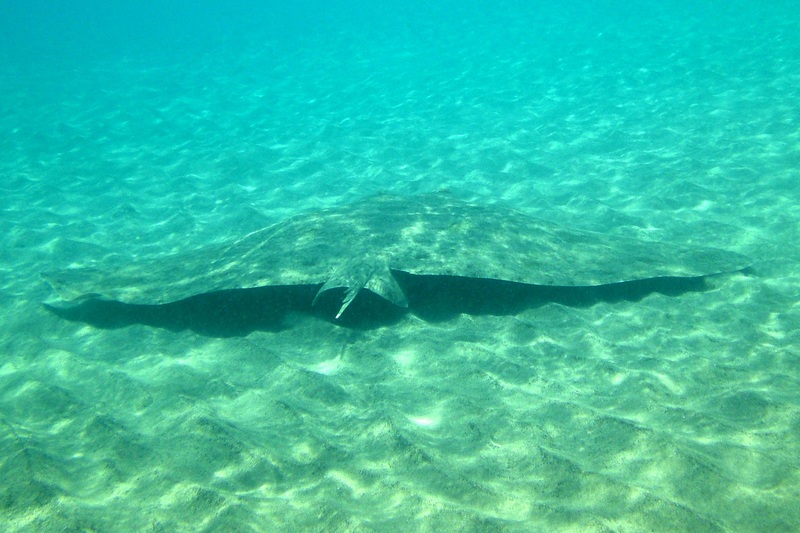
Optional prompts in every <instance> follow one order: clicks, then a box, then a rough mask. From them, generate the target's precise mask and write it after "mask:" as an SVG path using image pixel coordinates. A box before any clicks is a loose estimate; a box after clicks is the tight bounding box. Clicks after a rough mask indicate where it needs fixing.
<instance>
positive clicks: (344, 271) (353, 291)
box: [313, 258, 408, 318]
mask: <svg viewBox="0 0 800 533" xmlns="http://www.w3.org/2000/svg"><path fill="white" fill-rule="evenodd" d="M341 287H344V288H346V289H347V291H346V292H345V296H344V299H343V300H342V306H341V307H340V308H339V312H338V313H336V318H339V317H340V316H342V313H344V311H345V309H347V307H348V306H349V305H350V304H351V303H353V300H354V299H355V297H356V296H357V295H358V293H359V292H360V291H361V289H367V290H370V291H372V292H374V293H375V294H377V295H378V296H380V297H382V298H384V299H386V300H388V301H389V302H391V303H393V304H394V305H396V306H398V307H408V300H407V299H406V295H405V293H404V292H403V289H402V287H400V285H399V284H398V283H397V280H396V279H395V278H394V275H392V271H391V270H390V269H389V266H388V265H387V264H386V262H385V261H382V260H380V259H375V258H359V259H354V260H352V261H348V262H346V263H344V264H343V265H341V266H340V267H338V268H337V269H336V270H335V271H334V272H333V274H332V275H331V277H330V278H329V279H328V281H326V282H325V284H324V285H322V287H320V289H319V291H318V292H317V295H316V296H315V297H314V302H313V304H316V303H317V300H319V297H320V295H321V294H322V293H324V292H325V291H328V290H330V289H337V288H341Z"/></svg>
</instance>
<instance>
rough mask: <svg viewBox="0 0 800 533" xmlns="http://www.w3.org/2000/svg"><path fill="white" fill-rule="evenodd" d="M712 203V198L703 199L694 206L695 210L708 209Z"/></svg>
mask: <svg viewBox="0 0 800 533" xmlns="http://www.w3.org/2000/svg"><path fill="white" fill-rule="evenodd" d="M711 205H712V204H711V201H710V200H703V201H702V202H700V203H699V204H697V205H696V206H694V210H695V211H708V208H709V207H711Z"/></svg>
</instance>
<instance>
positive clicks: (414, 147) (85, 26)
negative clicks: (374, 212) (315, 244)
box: [0, 2, 800, 531]
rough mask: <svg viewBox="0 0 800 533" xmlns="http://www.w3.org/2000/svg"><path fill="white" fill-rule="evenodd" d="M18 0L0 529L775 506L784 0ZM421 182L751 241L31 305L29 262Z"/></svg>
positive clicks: (7, 71) (793, 301)
mask: <svg viewBox="0 0 800 533" xmlns="http://www.w3.org/2000/svg"><path fill="white" fill-rule="evenodd" d="M41 4H42V5H36V4H25V5H24V6H22V4H19V5H17V4H16V3H12V4H5V5H4V6H3V7H2V10H3V13H2V15H3V16H2V17H0V19H1V20H2V23H0V24H2V31H1V32H0V34H2V37H0V39H1V41H0V44H1V45H2V46H0V49H1V50H2V51H1V52H0V57H2V59H3V63H4V66H5V68H4V69H3V72H2V74H0V76H1V77H0V88H1V89H2V90H0V94H2V96H0V131H1V132H2V135H0V180H2V181H1V182H0V189H2V196H0V198H2V199H1V200H0V207H2V215H1V216H0V226H1V228H0V229H1V230H2V232H1V233H0V234H2V236H3V237H2V238H3V239H4V243H3V246H2V250H1V251H0V269H2V271H3V278H2V279H3V282H2V287H0V299H1V301H2V304H3V307H4V309H5V310H6V312H5V314H4V318H3V321H2V326H1V327H2V330H0V357H2V359H0V413H2V414H1V415H0V416H2V420H0V460H2V462H0V473H1V475H2V477H3V479H4V480H9V481H6V482H5V483H4V486H3V487H2V488H1V489H0V523H3V525H4V526H5V529H10V530H25V529H26V528H28V529H31V528H33V529H41V530H62V529H64V528H87V529H88V528H95V529H98V530H115V529H116V530H126V529H127V530H136V529H143V528H147V527H152V528H156V529H158V528H161V529H163V530H176V529H177V530H187V531H188V530H197V529H203V528H206V529H208V530H220V531H222V530H231V529H236V528H239V529H243V530H248V529H250V530H255V531H262V530H274V529H303V528H305V529H314V528H316V529H325V530H372V529H379V530H380V529H383V530H385V529H394V530H419V529H423V530H437V531H438V530H443V529H459V528H461V529H465V530H493V529H498V530H504V529H505V530H512V531H513V530H529V529H532V528H533V529H536V528H541V529H546V530H567V529H573V530H590V531H592V530H597V531H602V530H619V531H639V530H648V529H651V530H691V531H699V530H710V531H717V530H721V531H727V530H732V531H737V530H738V531H753V530H763V531H780V530H785V531H791V530H794V529H797V528H798V527H800V517H799V516H798V514H797V512H796V511H795V510H794V505H793V503H794V502H795V501H796V500H797V496H798V487H800V480H798V477H797V474H796V472H797V470H798V469H797V466H798V465H797V460H796V457H797V456H798V439H797V435H798V399H799V398H798V397H799V396H800V383H798V375H797V368H798V364H797V363H798V357H799V356H800V353H799V352H800V350H799V349H798V346H800V339H798V334H797V332H796V329H797V328H796V326H795V324H797V323H798V305H797V302H798V298H800V291H798V281H799V280H798V274H797V273H798V261H797V259H796V258H797V257H800V254H799V253H798V248H797V244H796V243H797V242H798V228H799V227H800V224H799V223H798V221H799V220H800V213H798V208H797V206H796V204H797V202H796V200H795V199H796V198H797V197H798V185H797V183H798V180H797V165H798V162H800V151H799V149H798V146H800V144H798V112H797V109H796V107H797V106H796V105H795V104H794V102H796V101H798V100H799V99H798V94H797V89H796V87H798V86H800V68H798V67H799V66H800V65H798V63H799V61H798V59H797V58H798V57H800V53H798V52H800V51H799V50H798V44H800V38H798V37H797V35H800V33H799V32H798V31H797V18H796V15H795V14H794V11H793V10H791V9H789V7H790V6H789V5H788V4H786V5H785V6H781V5H780V4H776V3H772V4H771V5H770V8H769V9H766V8H763V9H762V8H759V7H754V6H750V5H747V4H744V3H741V4H730V3H725V4H721V3H720V4H718V5H714V6H709V7H707V8H704V9H698V8H697V7H693V6H691V5H688V4H686V5H683V4H680V3H677V2H673V3H667V4H664V3H659V4H658V5H657V6H655V5H654V6H650V7H646V8H641V9H639V10H637V11H631V10H629V9H627V8H623V7H622V6H619V5H617V4H615V3H613V2H608V3H601V4H597V3H591V4H584V3H580V2H574V3H571V4H569V5H567V6H563V7H560V8H559V9H553V8H547V7H538V6H532V5H530V3H522V2H520V3H515V2H506V3H503V2H500V3H497V2H495V3H492V5H491V6H488V5H487V4H484V3H471V4H464V3H460V4H458V5H456V4H454V3H453V4H451V3H440V4H437V7H434V8H431V7H425V6H414V5H408V4H406V6H407V7H404V8H402V9H398V8H395V9H393V10H391V11H387V10H384V9H383V8H376V7H375V6H373V5H371V4H370V5H360V4H358V3H346V4H340V5H338V6H336V8H335V9H334V8H332V7H326V6H321V5H315V4H314V3H311V2H307V3H302V4H300V5H299V6H298V4H292V5H291V6H270V7H269V8H255V7H254V6H251V5H248V4H247V3H245V2H242V3H240V4H237V5H234V6H230V7H229V8H228V9H227V10H225V11H224V12H223V11H220V10H219V9H217V8H214V7H209V6H204V5H202V4H200V5H198V4H193V5H192V6H191V7H189V6H180V7H176V8H173V9H172V10H171V11H170V12H163V11H161V10H160V8H158V7H156V6H155V5H148V4H147V3H133V2H130V3H125V4H122V6H121V7H115V8H114V9H110V8H108V7H105V6H100V5H91V4H89V3H86V4H82V5H81V6H80V7H79V8H76V9H74V11H68V12H55V11H53V10H52V9H51V8H49V7H48V6H46V5H44V3H41ZM226 5H228V4H226ZM437 190H447V191H449V192H450V193H451V194H454V195H456V196H458V197H460V198H465V199H469V200H473V201H477V202H481V203H492V202H501V203H503V204H505V205H509V206H512V207H516V208H518V209H521V210H524V211H527V212H530V213H532V214H536V215H538V216H542V217H544V218H547V219H549V220H553V221H556V222H561V223H564V224H567V225H571V226H575V227H584V228H589V229H594V230H597V231H603V232H607V233H608V234H609V235H612V236H613V235H616V234H619V235H632V236H637V237H646V238H654V239H661V240H669V241H676V242H687V243H702V244H708V245H713V246H718V247H722V248H728V249H731V250H735V251H739V252H742V253H746V254H749V255H750V256H752V257H754V259H756V261H757V263H756V265H755V267H754V269H753V271H752V272H749V273H748V274H747V275H733V276H728V277H724V278H718V279H714V280H711V281H710V285H709V287H708V290H706V291H703V292H689V293H685V294H680V295H677V296H675V295H664V294H660V293H652V294H648V295H645V296H642V297H637V298H633V299H623V300H622V301H602V302H599V303H595V304H594V305H566V304H565V303H564V302H559V301H553V302H545V303H544V304H542V305H537V306H530V307H528V308H524V309H522V310H519V309H515V310H514V311H513V312H505V313H503V312H499V313H489V314H487V313H462V312H461V311H463V308H460V307H458V306H457V305H455V304H454V303H453V301H454V300H453V299H451V300H448V299H447V298H445V299H444V303H443V305H444V307H445V309H444V312H441V313H439V314H436V315H434V316H430V315H424V314H421V313H420V314H419V316H417V315H414V314H411V315H405V316H403V317H400V318H398V319H396V320H392V321H388V322H386V323H384V322H381V323H377V324H371V325H370V327H353V328H346V327H340V326H337V325H334V324H330V323H328V322H326V321H324V320H321V319H319V318H315V317H313V316H308V315H303V314H295V313H290V314H289V315H288V316H284V317H281V320H280V322H279V324H278V325H277V326H276V325H274V324H272V323H265V322H259V319H258V317H259V316H260V315H259V314H258V306H257V305H256V309H255V310H254V309H253V308H251V307H247V308H245V307H243V305H242V303H241V302H238V303H234V305H233V308H230V307H224V308H220V305H219V304H218V303H217V304H208V305H206V306H205V307H200V309H193V310H191V312H190V311H187V310H185V309H184V310H183V311H181V312H182V313H185V314H188V319H184V317H182V316H173V317H169V319H170V320H166V321H165V320H159V319H157V318H158V317H156V318H153V317H149V318H148V317H141V316H139V317H134V318H136V319H135V320H132V321H131V320H117V321H116V322H115V321H114V320H113V318H114V317H110V318H111V319H112V320H110V321H109V322H110V323H106V324H103V326H104V327H99V325H98V324H97V323H94V325H93V324H92V323H91V322H86V321H68V320H63V319H61V318H59V317H58V316H56V315H54V314H52V313H49V312H47V311H46V310H44V309H43V308H42V307H41V306H40V302H41V301H43V300H45V299H47V298H48V297H50V295H51V293H50V290H49V289H48V287H47V286H46V285H44V284H43V283H42V282H41V280H39V278H38V272H39V271H41V270H47V269H49V268H54V267H63V266H67V265H70V264H72V263H79V262H82V261H86V260H87V258H92V259H94V258H97V257H103V256H104V255H106V254H109V253H115V254H133V255H143V254H155V255H157V254H164V253H169V252H172V251H177V250H186V249H191V248H192V247H196V246H199V245H202V244H204V243H207V242H214V241H219V240H223V239H227V238H231V237H236V236H237V235H241V234H243V233H245V232H248V231H252V230H253V229H257V228H259V227H262V226H264V225H266V224H269V223H271V222H274V221H277V220H282V219H284V218H285V217H287V216H290V215H291V214H294V213H296V212H300V211H303V210H306V209H311V208H315V207H321V206H330V205H339V204H341V203H344V202H347V201H352V200H354V199H357V198H361V197H364V196H367V195H370V194H374V193H376V192H381V191H388V192H394V193H403V194H415V193H422V192H430V191H437ZM587 260H590V259H589V258H587ZM456 296H457V295H456ZM490 298H491V297H490ZM448 302H449V303H448ZM448 305H449V306H450V307H449V308H448ZM162 318H163V317H162ZM237 320H239V321H238V322H237ZM215 324H216V325H220V324H221V325H220V326H219V327H208V326H209V325H211V326H213V325H215ZM253 324H256V327H251V326H253ZM259 324H260V325H259ZM111 326H113V327H111ZM204 326H206V327H204Z"/></svg>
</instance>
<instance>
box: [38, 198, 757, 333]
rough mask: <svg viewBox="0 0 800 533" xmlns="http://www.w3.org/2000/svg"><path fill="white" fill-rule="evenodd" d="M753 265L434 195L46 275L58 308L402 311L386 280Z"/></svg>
mask: <svg viewBox="0 0 800 533" xmlns="http://www.w3.org/2000/svg"><path fill="white" fill-rule="evenodd" d="M750 263H751V261H750V260H749V259H748V258H746V257H744V256H742V255H739V254H737V253H734V252H730V251H725V250H720V249H715V248H706V247H695V246H682V245H678V244H671V243H665V242H656V241H649V240H636V239H631V238H622V237H618V236H613V237H612V236H608V235H605V234H602V233H595V232H591V231H584V230H577V229H570V228H567V227H563V226H560V225H557V224H553V223H551V222H547V221H544V220H540V219H537V218H534V217H531V216H529V215H527V214H524V213H522V212H519V211H515V210H512V209H507V208H503V207H500V206H497V205H477V204H472V203H467V202H463V201H459V200H456V199H454V198H451V197H449V196H447V195H442V194H434V195H422V196H411V197H399V196H389V195H380V196H376V197H371V198H366V199H363V200H361V201H357V202H355V203H352V204H349V205H344V206H339V207H332V208H329V209H322V210H319V211H312V212H307V213H304V214H300V215H297V216H295V217H293V218H289V219H287V220H285V221H283V222H279V223H277V224H275V225H272V226H268V227H265V228H263V229H260V230H257V231H254V232H252V233H249V234H247V235H244V236H243V237H241V238H239V239H236V240H233V241H232V242H229V243H226V244H218V245H212V246H208V247H205V248H200V249H197V250H188V251H186V252H183V253H177V254H172V255H163V256H156V257H152V258H150V259H149V260H136V261H133V260H125V259H121V258H117V259H116V260H113V259H111V260H110V259H106V260H101V261H99V262H98V263H97V264H91V265H90V266H84V267H75V268H67V269H64V270H60V271H55V272H48V273H43V274H42V276H43V278H44V279H45V280H46V281H47V282H48V283H49V284H50V285H51V286H52V287H53V288H54V289H55V290H56V292H57V293H58V295H59V297H60V298H61V299H62V300H63V301H65V302H70V301H80V300H85V299H92V298H94V299H102V300H115V301H118V302H123V303H129V304H150V305H153V304H166V303H170V302H175V301H179V300H183V299H186V298H189V297H191V296H195V295H199V294H203V293H210V292H216V291H223V290H228V289H248V288H256V287H265V286H279V285H283V286H286V285H315V284H317V285H320V288H319V290H318V292H317V295H316V297H315V298H314V303H316V301H317V299H319V297H320V295H321V294H323V293H325V292H326V291H329V290H331V289H336V288H338V289H344V290H345V292H344V296H343V300H342V302H341V306H340V307H339V310H338V313H337V314H336V318H339V317H340V316H341V315H342V313H344V311H345V310H346V309H347V307H348V306H349V305H350V303H351V302H352V301H353V299H354V298H355V297H356V295H357V294H358V293H359V291H361V290H362V289H367V290H369V291H372V292H373V293H375V294H377V295H379V296H381V297H383V298H385V299H386V300H388V301H389V302H391V303H393V304H395V305H397V306H400V307H407V306H408V301H407V299H406V295H405V293H404V292H403V288H402V287H401V286H400V284H399V283H398V281H397V279H396V278H395V275H394V272H397V271H402V272H406V273H409V274H415V275H428V276H457V277H464V278H481V279H491V280H503V281H511V282H517V283H524V284H528V285H544V286H566V287H581V286H586V287H589V286H600V285H608V284H615V283H624V282H629V281H636V280H645V279H651V278H690V277H691V278H693V277H702V276H709V275H713V274H720V273H726V272H735V271H739V270H742V269H743V268H745V267H746V266H748V265H749V264H750Z"/></svg>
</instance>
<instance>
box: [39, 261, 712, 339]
mask: <svg viewBox="0 0 800 533" xmlns="http://www.w3.org/2000/svg"><path fill="white" fill-rule="evenodd" d="M394 274H395V276H396V278H397V280H398V282H399V283H400V285H401V286H402V287H403V289H404V291H405V293H406V296H407V297H408V302H409V308H408V309H401V308H398V307H396V306H394V305H392V304H390V303H389V302H387V301H386V300H384V299H382V298H380V297H378V296H376V295H375V294H373V293H371V292H369V291H361V293H359V295H358V297H357V298H356V299H355V300H354V301H353V303H352V304H351V305H350V307H348V309H347V311H346V312H345V313H344V315H343V316H342V317H341V318H339V319H338V320H337V319H334V318H333V317H334V316H335V315H336V312H337V310H338V308H339V305H340V304H341V300H342V297H343V295H344V291H343V290H330V291H327V292H325V293H323V295H322V296H321V297H320V299H319V300H318V301H317V304H316V305H313V306H312V303H311V302H312V301H313V299H314V295H315V294H316V292H317V290H318V289H319V287H320V286H319V285H298V286H290V287H286V286H279V287H261V288H257V289H238V290H228V291H219V292H213V293H207V294H201V295H197V296H193V297H191V298H187V299H185V300H181V301H179V302H174V303H170V304H164V305H132V304H123V303H119V302H113V301H102V300H87V301H84V302H81V303H78V304H76V305H72V306H70V307H67V308H63V307H54V306H51V305H46V307H47V309H49V310H50V311H52V312H53V313H55V314H56V315H58V316H59V317H61V318H64V319H66V320H71V321H78V322H83V323H87V324H90V325H92V326H94V327H97V328H106V329H109V328H121V327H125V326H129V325H132V324H144V325H148V326H153V327H158V328H164V329H168V330H171V331H185V330H191V331H194V332H196V333H199V334H202V335H208V336H212V337H236V336H245V335H247V334H249V333H251V332H253V331H280V330H282V329H284V328H286V327H287V325H286V322H287V321H286V318H287V316H289V315H290V314H293V313H297V314H304V315H311V316H314V317H317V318H319V319H323V320H328V321H330V322H333V323H336V324H337V325H340V326H343V327H347V328H353V329H372V328H377V327H382V326H390V325H392V324H395V323H397V322H398V321H400V320H401V319H402V318H403V316H404V315H406V314H407V313H409V312H410V313H413V314H415V315H416V316H418V317H419V318H421V319H423V320H426V321H429V322H440V321H445V320H450V319H452V318H454V317H456V316H458V315H460V314H462V313H466V314H470V315H499V316H504V315H515V314H517V313H520V312H522V311H524V310H527V309H534V308H537V307H541V306H543V305H545V304H548V303H558V304H561V305H565V306H569V307H588V306H591V305H594V304H596V303H599V302H610V303H614V302H620V301H634V302H635V301H639V300H641V299H642V298H644V297H645V296H647V295H649V294H653V293H660V294H665V295H667V296H680V295H681V294H684V293H688V292H698V291H702V290H704V289H705V287H706V280H705V278H704V277H696V278H653V279H647V280H641V281H629V282H624V283H614V284H610V285H601V286H598V287H544V286H539V285H526V284H522V283H513V282H509V281H498V280H487V279H475V278H461V277H450V276H414V275H411V274H407V273H404V272H399V271H395V272H394Z"/></svg>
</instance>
